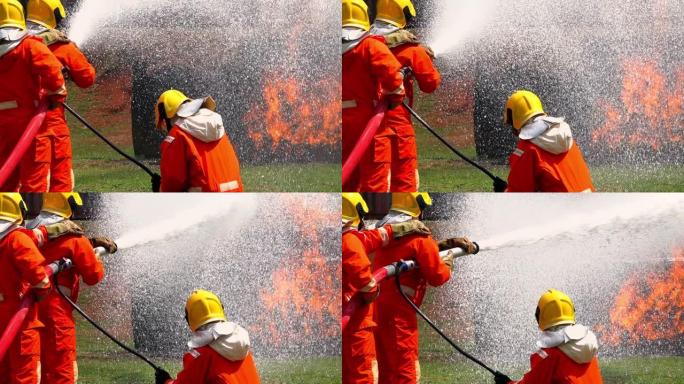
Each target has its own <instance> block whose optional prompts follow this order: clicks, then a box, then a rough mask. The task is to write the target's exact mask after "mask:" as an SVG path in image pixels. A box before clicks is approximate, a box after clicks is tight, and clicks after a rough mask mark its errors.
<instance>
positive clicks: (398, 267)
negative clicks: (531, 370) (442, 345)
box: [394, 247, 505, 377]
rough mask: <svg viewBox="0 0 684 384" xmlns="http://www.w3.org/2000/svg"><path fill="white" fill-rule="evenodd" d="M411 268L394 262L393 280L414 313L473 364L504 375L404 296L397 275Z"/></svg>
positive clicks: (495, 373) (402, 263) (496, 375)
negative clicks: (466, 348) (452, 337)
mask: <svg viewBox="0 0 684 384" xmlns="http://www.w3.org/2000/svg"><path fill="white" fill-rule="evenodd" d="M478 248H479V247H478ZM413 263H414V264H415V262H413ZM413 268H414V267H411V265H410V264H407V262H405V261H399V262H396V263H395V269H396V271H397V273H396V274H395V275H394V281H395V283H396V286H397V290H398V291H399V293H400V294H401V296H402V297H403V298H404V300H405V301H406V302H407V303H408V304H409V305H410V306H411V308H413V310H414V311H416V313H417V314H418V315H419V316H420V317H422V318H423V320H425V322H426V323H428V325H430V327H431V328H432V329H434V330H435V332H437V333H438V334H439V335H440V336H442V338H443V339H444V340H446V341H447V342H448V343H449V344H451V346H452V347H454V349H455V350H456V351H458V353H460V354H461V355H463V356H465V357H466V358H467V359H468V360H470V361H472V362H474V363H475V364H477V365H479V366H480V367H482V368H484V369H486V370H487V371H489V373H491V374H492V375H494V376H495V377H499V376H505V375H504V374H503V373H501V372H499V371H496V370H494V369H492V368H490V367H489V366H488V365H486V364H485V363H483V362H482V361H480V360H479V359H478V358H476V357H475V356H473V355H471V354H470V353H468V352H466V351H465V350H464V349H462V348H461V347H459V346H458V345H457V344H456V343H454V341H453V340H451V339H450V338H449V337H448V336H447V335H446V334H444V332H443V331H442V330H441V329H439V327H437V325H435V323H433V322H432V320H430V318H428V317H427V315H425V313H423V311H421V310H420V308H418V306H417V305H416V304H415V303H414V302H413V301H412V300H411V299H410V298H409V297H408V296H406V293H404V291H403V290H402V289H401V281H400V280H399V277H400V276H401V274H402V273H403V272H406V271H409V270H411V269H413Z"/></svg>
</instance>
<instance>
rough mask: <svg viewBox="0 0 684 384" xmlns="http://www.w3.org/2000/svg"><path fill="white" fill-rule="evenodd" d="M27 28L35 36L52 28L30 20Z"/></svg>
mask: <svg viewBox="0 0 684 384" xmlns="http://www.w3.org/2000/svg"><path fill="white" fill-rule="evenodd" d="M26 30H27V31H28V33H29V34H31V35H34V36H35V35H40V34H41V33H45V32H47V31H49V30H50V29H49V28H47V27H45V26H42V25H40V24H38V23H34V22H33V21H30V20H29V21H27V22H26Z"/></svg>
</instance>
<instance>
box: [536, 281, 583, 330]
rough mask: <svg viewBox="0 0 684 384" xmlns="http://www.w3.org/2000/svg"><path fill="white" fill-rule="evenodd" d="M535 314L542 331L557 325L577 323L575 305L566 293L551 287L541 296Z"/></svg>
mask: <svg viewBox="0 0 684 384" xmlns="http://www.w3.org/2000/svg"><path fill="white" fill-rule="evenodd" d="M534 315H535V317H536V318H537V323H538V324H539V329H541V330H542V331H545V330H547V329H549V328H551V327H555V326H556V325H561V324H575V305H574V304H573V303H572V300H571V299H570V297H568V295H566V294H565V293H563V292H561V291H557V290H555V289H549V290H548V291H547V292H546V293H544V294H543V295H542V296H541V297H540V298H539V303H538V304H537V310H536V312H535V314H534Z"/></svg>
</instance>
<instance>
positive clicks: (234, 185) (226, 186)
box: [219, 180, 240, 192]
mask: <svg viewBox="0 0 684 384" xmlns="http://www.w3.org/2000/svg"><path fill="white" fill-rule="evenodd" d="M219 188H220V189H221V192H228V191H233V190H236V189H238V188H240V183H238V181H237V180H233V181H229V182H227V183H223V184H221V185H219Z"/></svg>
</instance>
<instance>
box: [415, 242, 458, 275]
mask: <svg viewBox="0 0 684 384" xmlns="http://www.w3.org/2000/svg"><path fill="white" fill-rule="evenodd" d="M413 243H414V244H415V247H416V249H415V252H416V253H415V254H416V262H417V263H418V266H419V268H418V271H419V273H420V274H421V276H422V277H423V278H424V279H425V280H426V281H427V283H428V284H429V285H431V286H433V287H439V286H440V285H442V284H444V283H446V282H447V281H449V279H450V278H451V268H449V267H448V266H447V265H446V264H445V263H444V261H442V259H441V258H440V257H439V247H438V246H437V242H435V241H434V240H433V239H432V237H421V238H419V239H417V241H414V242H413Z"/></svg>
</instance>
